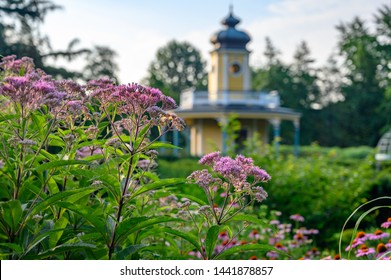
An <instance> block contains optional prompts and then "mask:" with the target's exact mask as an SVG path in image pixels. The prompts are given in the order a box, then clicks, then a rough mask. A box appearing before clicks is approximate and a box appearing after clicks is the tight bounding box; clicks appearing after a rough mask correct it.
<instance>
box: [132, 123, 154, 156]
mask: <svg viewBox="0 0 391 280" xmlns="http://www.w3.org/2000/svg"><path fill="white" fill-rule="evenodd" d="M150 128H151V124H150V123H149V124H147V125H146V126H144V127H143V128H142V129H141V130H140V132H139V134H138V136H137V139H136V141H135V142H134V149H135V150H138V148H139V146H140V144H141V142H142V141H143V140H144V136H145V134H146V133H147V132H148V131H149V129H150Z"/></svg>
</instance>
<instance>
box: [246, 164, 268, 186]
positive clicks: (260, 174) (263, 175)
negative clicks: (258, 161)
mask: <svg viewBox="0 0 391 280" xmlns="http://www.w3.org/2000/svg"><path fill="white" fill-rule="evenodd" d="M250 170H251V175H253V176H254V178H255V180H256V181H260V182H267V181H269V180H270V179H271V176H270V175H269V174H268V173H267V172H266V171H265V170H263V169H261V168H259V167H258V166H252V167H251V169H250Z"/></svg>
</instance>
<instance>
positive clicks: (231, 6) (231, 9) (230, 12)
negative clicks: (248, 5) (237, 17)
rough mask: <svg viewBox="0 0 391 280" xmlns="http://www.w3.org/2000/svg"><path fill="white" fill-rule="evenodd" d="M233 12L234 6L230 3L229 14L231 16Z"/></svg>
mask: <svg viewBox="0 0 391 280" xmlns="http://www.w3.org/2000/svg"><path fill="white" fill-rule="evenodd" d="M233 11H234V5H233V4H232V2H231V3H230V4H229V14H230V15H232V13H233Z"/></svg>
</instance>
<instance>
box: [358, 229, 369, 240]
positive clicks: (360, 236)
mask: <svg viewBox="0 0 391 280" xmlns="http://www.w3.org/2000/svg"><path fill="white" fill-rule="evenodd" d="M356 239H357V240H360V241H362V242H364V241H365V240H367V239H368V234H366V233H365V232H364V231H359V232H357V234H356Z"/></svg>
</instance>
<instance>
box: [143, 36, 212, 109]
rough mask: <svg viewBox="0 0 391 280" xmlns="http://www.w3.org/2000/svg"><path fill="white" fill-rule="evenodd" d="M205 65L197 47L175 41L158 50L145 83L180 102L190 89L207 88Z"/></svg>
mask: <svg viewBox="0 0 391 280" xmlns="http://www.w3.org/2000/svg"><path fill="white" fill-rule="evenodd" d="M205 64H206V63H205V62H204V61H203V60H202V58H201V54H200V52H199V51H198V50H197V48H196V47H194V46H192V45H191V44H189V43H188V42H177V41H175V40H173V41H170V42H168V43H167V45H165V46H164V47H161V48H159V49H158V51H157V53H156V58H155V60H154V61H152V62H151V64H150V66H149V69H148V77H146V78H145V82H146V84H148V85H149V86H151V87H156V88H160V89H161V90H162V91H163V92H164V93H165V94H167V95H169V96H172V97H173V98H174V99H175V100H176V101H177V102H178V101H179V94H180V93H181V91H183V90H185V89H187V88H190V87H197V88H200V89H205V88H206V82H207V80H206V77H207V75H206V71H205Z"/></svg>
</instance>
